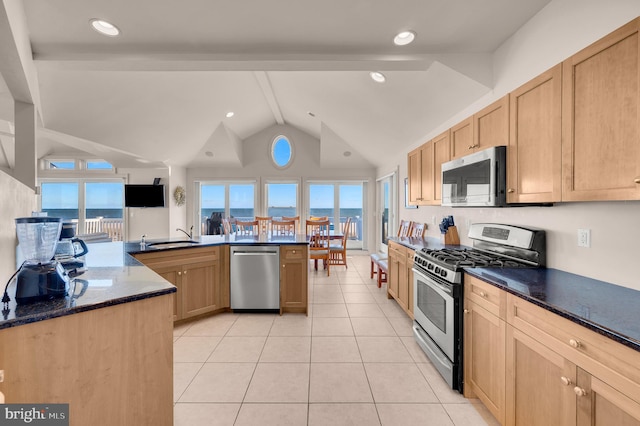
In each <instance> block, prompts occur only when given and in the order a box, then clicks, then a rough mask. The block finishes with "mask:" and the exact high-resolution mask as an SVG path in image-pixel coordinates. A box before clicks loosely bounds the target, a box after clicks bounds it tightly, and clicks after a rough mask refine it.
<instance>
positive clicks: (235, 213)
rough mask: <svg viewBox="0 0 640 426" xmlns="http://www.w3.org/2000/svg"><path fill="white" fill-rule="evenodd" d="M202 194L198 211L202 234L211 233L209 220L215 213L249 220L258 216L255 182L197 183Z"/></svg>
mask: <svg viewBox="0 0 640 426" xmlns="http://www.w3.org/2000/svg"><path fill="white" fill-rule="evenodd" d="M198 186H199V189H197V192H198V193H199V194H200V208H199V209H197V210H196V211H198V214H199V217H197V218H196V223H200V234H201V235H206V234H207V233H209V228H208V227H207V219H209V218H211V215H212V214H213V213H219V214H220V215H221V216H222V217H231V218H235V219H241V220H248V219H253V217H254V216H255V215H256V213H255V205H256V184H255V182H196V188H198Z"/></svg>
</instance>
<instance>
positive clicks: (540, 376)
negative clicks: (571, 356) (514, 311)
mask: <svg viewBox="0 0 640 426" xmlns="http://www.w3.org/2000/svg"><path fill="white" fill-rule="evenodd" d="M506 359H507V360H508V361H507V369H506V371H507V378H506V404H505V406H506V424H507V425H517V426H523V425H527V426H528V425H532V426H548V425H558V426H562V425H567V426H568V425H575V424H576V395H575V392H574V387H575V386H576V385H575V383H576V374H577V373H576V370H577V369H576V366H575V364H572V363H571V362H569V361H567V360H566V359H565V358H563V357H562V356H560V355H558V354H557V353H556V352H554V351H552V350H551V349H549V348H547V347H546V346H544V345H543V344H541V343H539V342H538V341H536V340H534V339H532V338H531V337H529V336H527V335H526V334H524V333H522V332H521V331H520V330H518V329H516V328H513V327H512V326H511V325H507V355H506Z"/></svg>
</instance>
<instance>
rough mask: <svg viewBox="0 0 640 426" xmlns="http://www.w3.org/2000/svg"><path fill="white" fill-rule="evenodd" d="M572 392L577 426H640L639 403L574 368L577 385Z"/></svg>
mask: <svg viewBox="0 0 640 426" xmlns="http://www.w3.org/2000/svg"><path fill="white" fill-rule="evenodd" d="M574 391H575V393H576V397H577V404H578V424H581V425H582V424H584V425H593V426H609V425H616V426H640V404H639V403H638V402H637V401H635V400H633V399H631V398H629V397H627V396H626V395H624V394H622V393H621V392H619V391H617V390H616V389H614V388H612V387H611V386H609V385H608V384H607V383H605V382H603V381H602V380H600V379H598V378H596V377H594V376H592V375H591V374H589V373H588V372H586V371H584V370H582V369H578V383H577V386H575V388H574ZM634 396H637V395H634Z"/></svg>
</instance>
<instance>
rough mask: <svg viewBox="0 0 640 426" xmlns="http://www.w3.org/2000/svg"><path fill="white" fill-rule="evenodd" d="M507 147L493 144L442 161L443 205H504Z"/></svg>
mask: <svg viewBox="0 0 640 426" xmlns="http://www.w3.org/2000/svg"><path fill="white" fill-rule="evenodd" d="M506 187H507V147H506V146H494V147H491V148H487V149H485V150H482V151H478V152H476V153H473V154H469V155H465V156H464V157H461V158H457V159H455V160H452V161H448V162H446V163H443V164H442V205H443V206H452V207H503V206H506V205H507V197H506Z"/></svg>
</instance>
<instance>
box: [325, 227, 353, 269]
mask: <svg viewBox="0 0 640 426" xmlns="http://www.w3.org/2000/svg"><path fill="white" fill-rule="evenodd" d="M350 225H351V218H350V217H348V218H347V221H346V222H345V224H344V230H343V231H342V232H343V234H342V239H340V243H339V244H335V243H334V244H331V245H329V263H330V264H331V265H333V266H335V265H344V266H345V268H348V267H349V266H348V265H347V239H348V238H349V227H350Z"/></svg>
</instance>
